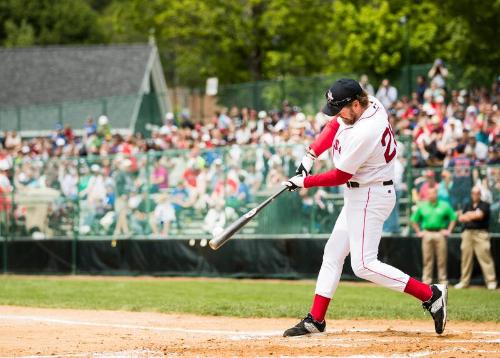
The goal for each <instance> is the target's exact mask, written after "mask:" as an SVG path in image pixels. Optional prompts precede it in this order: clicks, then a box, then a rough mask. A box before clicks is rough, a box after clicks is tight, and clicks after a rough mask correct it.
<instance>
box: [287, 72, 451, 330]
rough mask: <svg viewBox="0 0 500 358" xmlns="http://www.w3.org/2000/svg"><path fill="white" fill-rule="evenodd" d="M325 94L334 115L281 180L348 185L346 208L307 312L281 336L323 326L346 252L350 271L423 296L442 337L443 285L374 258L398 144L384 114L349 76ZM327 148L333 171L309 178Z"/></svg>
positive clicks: (292, 184) (389, 202)
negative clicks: (291, 172)
mask: <svg viewBox="0 0 500 358" xmlns="http://www.w3.org/2000/svg"><path fill="white" fill-rule="evenodd" d="M326 99H327V104H326V106H325V107H324V108H323V112H324V113H325V114H326V115H328V116H332V117H333V118H332V120H331V121H330V122H329V123H328V124H327V125H326V126H325V128H324V129H323V130H322V132H321V133H320V135H319V136H318V138H317V139H316V140H315V141H314V143H312V144H311V145H310V147H309V148H308V151H307V153H306V155H305V156H304V158H303V159H302V162H301V164H300V166H299V167H298V168H297V175H296V176H294V177H292V178H290V179H289V180H288V181H286V182H284V183H283V184H284V185H287V186H288V189H289V190H290V191H294V190H297V189H298V188H311V187H315V186H337V185H343V184H346V188H345V191H344V206H343V208H342V211H341V212H340V215H339V217H338V219H337V222H336V223H335V226H334V228H333V232H332V234H331V235H330V238H329V240H328V242H327V243H326V246H325V250H324V254H323V263H322V265H321V269H320V271H319V275H318V280H317V283H316V292H315V293H316V294H315V296H314V300H313V304H312V307H311V311H310V312H309V314H307V316H306V317H305V318H304V319H303V320H302V321H300V322H299V323H298V324H297V325H296V326H294V327H292V328H290V329H287V330H286V331H285V332H284V334H283V335H284V336H285V337H287V336H301V335H305V334H309V333H318V332H323V331H324V330H325V327H326V322H325V315H326V311H327V309H328V305H329V303H330V300H331V299H332V297H333V295H334V293H335V290H336V289H337V286H338V283H339V280H340V275H341V273H342V267H343V264H344V259H345V257H346V256H347V254H349V253H351V267H352V270H353V271H354V273H355V274H356V276H358V277H361V278H364V279H365V280H369V281H372V282H374V283H377V284H379V285H383V286H385V287H388V288H391V289H393V290H396V291H400V292H406V293H408V294H410V295H412V296H414V297H416V298H418V299H419V300H421V301H422V302H423V303H422V306H423V307H424V308H425V309H427V310H428V311H429V312H430V314H431V316H432V318H433V319H434V326H435V330H436V332H437V333H438V334H441V333H443V331H444V328H445V324H446V305H447V295H448V289H447V286H446V285H427V284H424V283H422V282H420V281H418V280H416V279H414V278H411V277H409V276H408V275H407V274H405V273H404V272H401V271H400V270H398V269H397V268H395V267H392V266H389V265H387V264H385V263H383V262H380V261H379V260H378V259H377V255H378V246H379V242H380V238H381V235H382V225H383V223H384V221H385V220H386V219H387V217H388V216H389V214H390V213H391V211H392V209H393V207H394V203H395V198H396V195H395V190H394V185H393V175H394V162H395V161H396V155H397V148H396V140H395V138H394V133H393V131H392V128H391V126H390V124H389V121H388V118H387V113H386V111H385V109H384V107H383V106H382V104H381V103H380V102H379V101H378V100H377V99H376V98H375V97H373V96H369V95H368V94H367V93H366V92H364V91H363V90H362V89H361V87H360V85H359V84H358V82H356V81H354V80H352V79H340V80H338V81H337V82H335V83H334V84H333V86H332V87H331V88H330V89H329V90H328V92H327V93H326ZM328 149H331V150H332V152H333V163H334V165H335V169H333V170H331V171H328V172H325V173H321V174H317V175H309V174H310V172H311V168H312V166H313V163H314V160H315V159H316V158H317V157H318V156H319V155H321V154H322V153H323V152H324V151H325V150H328Z"/></svg>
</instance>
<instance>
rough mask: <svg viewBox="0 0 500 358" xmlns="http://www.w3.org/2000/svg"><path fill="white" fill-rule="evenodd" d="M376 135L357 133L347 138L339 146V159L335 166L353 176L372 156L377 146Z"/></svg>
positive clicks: (364, 132)
mask: <svg viewBox="0 0 500 358" xmlns="http://www.w3.org/2000/svg"><path fill="white" fill-rule="evenodd" d="M378 137H379V136H378V135H377V133H370V132H367V131H363V132H358V133H356V135H351V136H349V138H348V140H346V141H344V142H343V143H342V146H341V152H342V153H341V157H340V159H339V160H338V161H336V162H335V166H336V167H337V168H338V169H340V170H342V171H343V172H346V173H349V174H355V173H356V172H357V171H358V168H359V167H360V166H361V165H362V164H363V163H365V162H366V161H367V160H368V158H369V157H370V156H371V155H372V154H373V151H374V149H375V147H376V146H377V144H379V138H378Z"/></svg>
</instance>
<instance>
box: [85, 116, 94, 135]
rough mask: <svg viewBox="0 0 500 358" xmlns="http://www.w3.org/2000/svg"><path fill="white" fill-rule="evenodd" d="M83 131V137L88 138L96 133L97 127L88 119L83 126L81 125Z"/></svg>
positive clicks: (92, 120) (92, 119) (91, 119)
mask: <svg viewBox="0 0 500 358" xmlns="http://www.w3.org/2000/svg"><path fill="white" fill-rule="evenodd" d="M83 130H84V137H85V138H88V137H90V136H92V135H93V134H96V133H97V127H96V125H95V123H94V118H92V117H88V118H87V120H86V121H85V124H84V125H83Z"/></svg>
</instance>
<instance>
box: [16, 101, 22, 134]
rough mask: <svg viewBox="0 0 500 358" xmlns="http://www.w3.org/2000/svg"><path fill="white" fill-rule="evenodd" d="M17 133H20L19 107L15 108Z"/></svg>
mask: <svg viewBox="0 0 500 358" xmlns="http://www.w3.org/2000/svg"><path fill="white" fill-rule="evenodd" d="M16 117H17V132H20V131H21V107H16Z"/></svg>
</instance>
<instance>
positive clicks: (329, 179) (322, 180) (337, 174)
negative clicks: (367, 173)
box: [304, 169, 352, 188]
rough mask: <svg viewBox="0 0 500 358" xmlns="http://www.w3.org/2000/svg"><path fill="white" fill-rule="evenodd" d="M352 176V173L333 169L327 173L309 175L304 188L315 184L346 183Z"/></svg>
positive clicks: (334, 184)
mask: <svg viewBox="0 0 500 358" xmlns="http://www.w3.org/2000/svg"><path fill="white" fill-rule="evenodd" d="M351 178H352V174H350V173H346V172H343V171H342V170H340V169H333V170H330V171H328V172H325V173H321V174H316V175H309V176H307V177H305V178H304V188H312V187H314V186H339V185H342V184H345V183H347V182H348V181H349V179H351Z"/></svg>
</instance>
